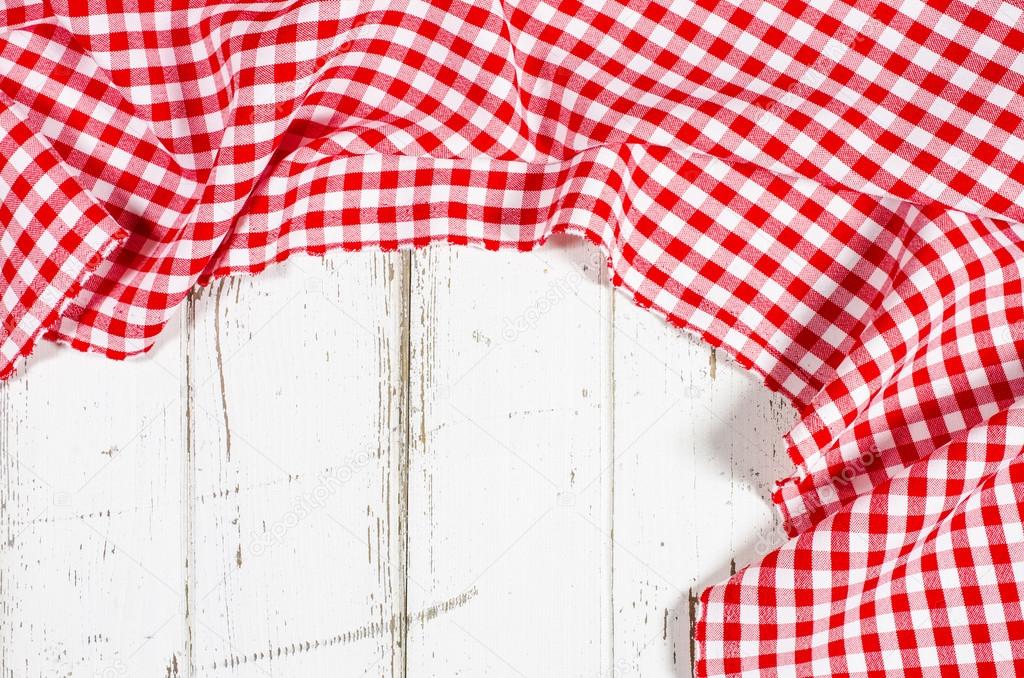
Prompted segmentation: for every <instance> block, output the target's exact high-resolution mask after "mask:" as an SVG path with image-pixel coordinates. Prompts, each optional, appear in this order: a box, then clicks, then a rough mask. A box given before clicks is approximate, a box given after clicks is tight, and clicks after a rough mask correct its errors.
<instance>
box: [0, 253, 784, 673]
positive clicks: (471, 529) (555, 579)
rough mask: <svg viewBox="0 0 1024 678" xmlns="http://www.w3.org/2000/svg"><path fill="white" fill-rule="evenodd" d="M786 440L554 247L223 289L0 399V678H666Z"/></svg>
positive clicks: (276, 272)
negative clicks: (170, 322) (122, 356)
mask: <svg viewBox="0 0 1024 678" xmlns="http://www.w3.org/2000/svg"><path fill="white" fill-rule="evenodd" d="M791 419H792V413H791V411H790V410H789V408H788V407H787V406H786V405H785V404H784V403H783V402H782V400H781V399H780V398H779V397H777V396H772V395H769V394H768V393H767V392H766V391H765V390H764V389H762V388H761V387H760V386H758V385H757V384H756V383H755V381H754V379H753V378H752V377H750V376H749V375H747V374H745V373H743V372H741V371H740V370H739V369H738V368H737V367H736V366H735V365H734V364H733V363H732V362H731V361H729V360H728V359H726V358H724V357H723V356H722V355H721V354H716V353H715V352H714V351H712V350H710V349H709V348H708V347H706V346H703V345H700V344H698V343H696V342H695V341H693V340H691V339H689V338H688V337H687V336H686V335H684V334H683V333H681V332H679V331H678V330H676V329H674V328H671V327H669V326H667V325H666V324H665V323H664V322H663V321H661V320H660V319H658V318H655V317H653V316H652V315H651V314H649V313H648V312H646V311H644V310H641V309H639V308H636V307H635V306H633V305H632V304H631V303H630V302H629V300H628V299H627V298H625V297H624V296H623V295H621V294H618V293H615V292H613V290H612V288H611V286H610V284H609V283H608V282H607V278H606V271H605V266H604V262H603V258H602V255H600V253H599V252H598V251H597V250H596V249H594V248H593V247H591V246H590V245H585V244H583V243H580V242H578V241H576V240H569V239H567V238H556V239H554V240H553V241H552V242H551V243H548V245H547V246H545V247H544V248H541V249H539V250H537V251H535V252H530V253H512V252H500V253H493V252H480V251H476V250H469V249H452V248H446V247H434V248H430V249H428V250H423V251H417V252H414V253H408V252H407V253H388V254H374V253H364V254H334V255H330V256H328V257H327V258H325V259H309V258H295V259H292V260H291V261H289V262H288V263H287V264H285V265H282V266H280V267H277V268H273V269H271V270H269V271H267V272H266V273H263V274H261V275H260V276H259V277H256V278H231V279H226V280H223V281H220V282H218V283H215V284H214V285H212V286H211V287H209V288H207V289H204V290H201V291H199V292H197V293H195V294H194V295H193V296H192V297H191V298H190V300H189V302H188V304H186V307H185V309H184V311H183V313H182V314H181V317H180V319H179V320H178V321H176V323H175V326H174V327H172V328H170V329H169V332H168V334H166V335H164V336H163V337H161V341H160V342H159V344H158V347H157V349H156V350H155V352H154V353H152V354H150V355H149V356H146V357H144V358H141V359H136V360H132V361H129V362H126V363H122V364H112V363H110V362H108V361H106V360H104V359H102V358H99V357H97V356H86V355H81V354H78V353H75V352H73V351H70V350H59V351H54V350H48V351H44V352H43V353H42V354H41V355H40V356H39V357H37V358H34V359H33V360H32V363H31V365H30V368H29V369H27V370H23V371H22V372H21V376H17V377H16V378H15V379H14V380H12V381H11V382H8V383H6V384H4V385H0V529H2V530H3V531H4V539H3V543H2V544H0V676H2V677H3V678H22V677H24V678H36V677H43V676H45V677H49V676H75V677H76V678H77V677H78V676H103V677H105V678H115V677H117V676H122V675H123V676H131V677H133V678H134V677H135V676H139V677H142V678H145V677H147V676H157V677H159V676H185V677H188V678H199V677H203V678H206V677H215V676H232V677H245V678H249V677H256V676H263V675H267V676H275V677H277V678H280V677H282V676H283V677H286V678H292V677H294V678H307V677H309V678H319V677H321V676H322V677H324V678H328V677H330V678H333V677H335V676H381V677H386V678H434V677H445V678H447V677H449V676H472V677H476V676H484V675H486V676H496V677H501V676H528V677H529V678H534V677H537V678H544V677H546V676H571V677H578V678H613V677H614V678H624V677H626V676H644V677H645V678H679V677H681V676H689V675H690V671H691V667H690V657H691V652H692V644H691V636H690V619H691V617H692V614H693V612H694V600H695V596H696V595H697V594H698V593H699V591H700V590H701V589H702V588H703V587H704V586H707V585H709V584H711V583H714V582H716V581H718V580H721V579H722V578H724V577H725V576H727V575H728V574H729V572H730V571H731V570H732V569H734V568H735V567H738V566H742V565H743V564H745V563H747V562H750V561H752V560H755V559H756V558H758V557H759V556H760V555H763V554H764V553H765V552H767V551H768V550H769V549H770V548H772V547H773V546H774V545H775V544H776V543H778V541H779V540H780V539H781V535H780V533H779V531H778V528H777V525H776V519H775V516H774V513H773V511H772V510H771V508H770V506H769V503H768V501H767V494H768V491H769V488H770V485H771V482H772V480H773V479H774V478H776V477H779V476H781V475H784V474H785V473H786V471H787V467H788V462H787V461H786V460H785V458H784V454H783V453H782V452H781V442H780V439H781V434H782V432H783V431H784V430H785V429H786V428H787V427H788V425H789V424H790V422H791ZM55 611H56V612H55Z"/></svg>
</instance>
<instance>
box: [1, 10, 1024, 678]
mask: <svg viewBox="0 0 1024 678" xmlns="http://www.w3.org/2000/svg"><path fill="white" fill-rule="evenodd" d="M0 26H2V32H0V97H2V99H0V101H2V110H0V199H2V204H0V219H2V224H3V230H2V234H0V248H2V255H3V263H2V275H0V281H2V284H3V290H2V304H0V318H2V319H3V322H2V330H0V340H2V348H0V358H2V360H0V373H2V376H4V377H6V376H8V375H10V373H11V371H12V369H13V368H14V366H15V364H16V362H17V361H18V360H19V358H20V357H22V356H24V355H27V354H28V353H29V352H30V351H31V349H32V346H33V344H34V343H35V341H36V340H37V339H39V338H40V337H43V338H47V339H52V340H58V341H63V342H66V343H69V344H70V345H71V346H74V347H76V348H79V349H83V350H93V351H100V352H103V353H105V354H106V355H108V356H111V357H113V358H122V357H125V356H128V355H131V354H135V353H139V352H142V351H145V350H147V349H148V348H149V347H150V346H151V345H152V343H153V342H154V341H155V340H156V339H157V335H158V334H159V332H160V330H161V328H162V327H163V326H164V325H165V323H166V322H167V320H168V318H169V317H170V316H171V315H172V314H173V313H174V312H175V309H176V307H177V306H178V305H179V304H180V302H181V301H182V299H183V298H184V297H185V295H186V294H187V293H188V292H189V290H191V289H192V288H193V287H194V286H196V285H197V284H200V285H201V284H205V283H207V282H209V281H210V280H212V279H215V278H217V277H220V276H224V275H227V274H229V273H233V272H243V271H244V272H256V271H260V270H262V269H263V268H265V267H266V266H267V265H268V264H270V263H272V262H276V261H281V260H283V259H285V258H287V257H288V256H289V254H291V253H292V252H306V253H313V254H320V253H323V252H325V251H327V250H329V249H332V248H345V249H352V250H355V249H362V248H367V247H373V248H381V249H394V248H396V247H410V246H421V245H426V244H427V243H430V242H434V241H447V242H449V243H455V244H470V245H476V246H482V247H486V248H489V249H497V248H518V249H523V250H527V249H530V248H532V247H534V246H536V245H538V244H540V243H543V242H544V241H545V239H546V238H548V236H550V235H551V234H552V233H554V232H568V233H573V234H577V235H580V236H583V237H586V238H588V239H589V240H591V241H592V242H594V243H596V244H597V245H598V246H600V247H601V248H602V249H603V250H604V251H605V252H606V253H607V256H608V265H609V268H610V270H611V277H612V279H613V282H614V283H615V284H616V285H619V286H621V287H622V288H623V289H624V290H625V291H626V292H627V293H628V294H630V295H631V296H632V297H633V298H634V299H635V301H636V302H637V303H639V304H641V305H643V306H645V307H649V308H651V309H652V310H653V311H655V312H657V313H658V314H660V315H662V316H664V317H665V318H667V319H668V320H669V321H670V322H672V323H674V324H677V325H679V326H681V327H684V328H687V329H688V330H690V331H693V332H696V333H698V334H700V335H701V336H703V337H704V338H705V339H706V340H707V341H709V342H710V343H712V344H713V345H715V346H720V347H722V348H723V349H725V350H727V351H729V352H730V353H731V354H733V355H734V356H735V357H736V358H737V359H738V360H739V362H740V363H742V364H743V365H744V366H746V367H748V368H750V369H752V370H753V371H755V372H756V373H757V374H759V375H760V376H761V377H762V378H763V380H764V382H765V384H766V385H767V386H768V387H769V388H771V389H774V390H778V391H780V392H782V393H784V394H786V395H787V396H788V397H789V398H790V399H791V400H792V402H793V403H794V405H795V406H796V407H797V408H798V410H799V413H800V415H799V420H798V422H797V424H796V425H795V427H794V429H793V430H792V432H791V433H790V434H789V440H788V442H789V449H790V454H791V456H792V460H793V463H794V464H795V466H796V470H795V472H794V474H793V475H792V477H790V478H787V479H785V480H783V481H781V482H780V483H779V485H778V489H777V491H776V492H775V495H774V498H775V501H776V503H777V504H778V507H779V508H780V510H781V511H782V513H783V515H784V517H785V525H786V529H787V531H788V534H789V541H788V542H787V543H785V545H783V546H782V547H781V548H780V549H779V550H777V551H774V552H772V553H770V554H768V555H767V556H766V557H764V559H763V560H761V561H760V562H758V563H756V564H753V565H751V566H749V567H747V568H746V569H744V570H742V571H740V572H738V573H737V574H736V575H735V576H734V577H732V579H730V580H729V581H728V582H725V583H723V584H721V585H718V586H714V587H712V588H711V589H709V590H708V591H706V592H705V593H704V595H703V597H702V599H701V611H700V617H699V621H698V626H697V629H696V634H697V640H698V648H697V666H696V671H697V674H698V675H700V676H736V675H742V676H776V675H778V676H899V677H900V678H903V677H905V676H978V677H981V678H984V677H987V676H1020V675H1024V603H1022V595H1024V583H1022V582H1024V517H1022V511H1024V454H1022V449H1024V399H1022V395H1024V366H1022V351H1024V302H1022V276H1021V262H1022V261H1024V244H1022V240H1024V225H1022V221H1024V186H1022V182H1024V122H1022V117H1024V94H1022V92H1024V76H1022V73H1024V51H1022V50H1024V5H1022V4H1021V2H1020V0H1014V2H998V1H996V0H988V1H984V2H959V1H952V2H950V1H947V0H925V1H921V0H907V1H905V2H893V3H891V4H889V3H885V2H877V1H874V0H872V1H870V2H856V3H854V2H844V1H838V0H815V1H810V2H809V1H805V0H788V1H783V0H773V1H770V2H765V1H762V0H725V1H722V2H718V1H708V2H704V1H702V2H699V3H693V2H683V1H680V2H671V1H670V0H656V1H654V2H632V3H625V2H613V1H610V0H606V1H601V2H598V1H596V0H593V1H591V2H588V3H580V2H572V1H564V2H554V1H549V2H545V1H541V0H505V1H503V2H498V1H497V0H473V1H472V2H461V1H459V2H451V3H441V2H354V1H349V0H345V1H342V0H335V1H334V2H328V1H320V2H318V1H314V0H304V1H297V0H293V1H287V2H260V3H233V2H215V1H213V0H160V1H159V2H155V3H150V4H148V5H145V6H142V5H141V4H140V3H137V2H135V0H106V1H102V0H65V1H64V2H56V1H55V2H50V1H44V0H3V2H2V4H0ZM455 282H456V283H458V282H460V281H455ZM462 282H465V283H467V284H472V281H462Z"/></svg>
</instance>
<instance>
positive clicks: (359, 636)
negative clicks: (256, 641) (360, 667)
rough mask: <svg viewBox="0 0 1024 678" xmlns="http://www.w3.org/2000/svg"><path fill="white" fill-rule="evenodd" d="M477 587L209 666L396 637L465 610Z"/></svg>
mask: <svg viewBox="0 0 1024 678" xmlns="http://www.w3.org/2000/svg"><path fill="white" fill-rule="evenodd" d="M478 594H479V591H478V590H477V587H475V586H474V587H472V588H470V589H468V590H466V591H463V592H462V593H460V594H459V595H457V596H453V597H451V598H448V599H446V600H443V601H441V602H439V603H436V604H434V605H431V606H429V607H426V608H423V609H422V610H419V611H418V612H416V613H415V614H412V615H409V614H395V615H391V616H390V617H388V618H387V619H385V620H381V621H373V622H370V623H368V624H364V625H363V626H360V627H358V628H355V629H351V630H349V631H345V632H343V633H339V634H336V635H333V636H330V637H328V638H318V639H314V640H305V641H297V642H293V643H289V644H287V645H278V646H276V647H273V648H271V649H268V650H259V651H254V652H250V653H245V654H232V655H229V656H227V657H224V658H222V659H220V660H219V661H215V662H213V663H212V664H211V665H210V668H211V669H219V668H231V667H235V666H241V665H244V664H248V663H250V662H258V661H261V660H265V659H276V658H278V657H282V658H283V657H290V656H293V655H297V654H303V653H307V652H313V651H316V650H319V649H322V648H328V647H334V646H336V645H347V644H350V643H355V642H358V641H361V640H368V639H371V638H381V637H384V636H386V635H390V636H394V635H395V634H396V631H398V630H399V629H408V628H409V626H410V625H411V624H413V623H418V624H420V625H425V624H426V623H427V622H430V621H433V620H435V619H437V618H438V617H440V616H441V615H443V614H447V613H449V612H453V611H454V610H457V609H459V608H460V607H463V606H464V605H466V604H467V603H469V602H470V601H471V600H473V599H474V598H476V597H477V595H478Z"/></svg>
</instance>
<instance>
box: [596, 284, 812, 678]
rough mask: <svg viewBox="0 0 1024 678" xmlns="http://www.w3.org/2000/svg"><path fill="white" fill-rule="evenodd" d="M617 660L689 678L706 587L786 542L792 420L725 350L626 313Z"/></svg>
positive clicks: (645, 315) (657, 677) (619, 317)
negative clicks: (777, 490)
mask: <svg viewBox="0 0 1024 678" xmlns="http://www.w3.org/2000/svg"><path fill="white" fill-rule="evenodd" d="M615 327H616V332H615V367H614V371H615V385H616V388H615V466H614V486H615V497H614V506H615V510H614V513H615V518H614V530H615V532H614V535H615V537H614V538H615V551H614V563H615V567H614V572H615V575H614V582H615V583H614V599H615V610H616V620H615V661H616V666H617V667H618V668H619V669H620V671H621V672H622V673H621V675H642V676H645V677H646V678H662V677H664V678H678V677H679V676H682V675H690V671H691V656H692V652H693V644H692V636H691V625H692V619H693V615H694V614H695V612H696V601H697V597H698V596H699V595H700V592H701V591H702V590H703V589H704V588H705V587H707V586H709V585H711V584H714V583H717V582H719V581H721V580H723V579H725V578H726V577H728V576H729V574H730V571H735V568H736V567H742V566H743V565H746V564H747V563H749V562H752V561H754V560H757V559H759V558H760V557H762V556H763V555H765V554H766V553H767V552H768V551H769V550H770V549H771V548H772V547H774V546H775V545H777V544H778V543H781V540H782V538H783V537H782V532H781V529H780V528H779V525H778V520H777V517H776V514H775V511H774V509H773V508H772V507H771V505H770V497H769V495H770V492H771V486H772V483H773V481H774V480H775V479H776V478H779V477H782V476H784V475H786V474H787V473H788V472H789V471H790V470H791V466H790V464H789V462H788V460H787V459H786V455H785V452H784V447H783V445H782V441H781V438H782V435H783V433H784V432H785V431H786V430H787V429H788V428H789V425H790V424H791V423H792V419H793V416H794V415H793V412H792V409H791V408H790V407H789V405H788V404H787V403H786V401H785V399H784V398H782V397H781V396H778V395H772V394H770V393H769V392H768V391H767V390H766V389H765V388H764V387H763V386H762V385H760V384H759V383H757V381H756V379H755V377H754V376H752V375H750V374H748V373H746V372H745V371H743V370H742V368H740V367H739V366H738V365H736V364H735V363H734V362H733V361H731V360H730V359H729V358H728V357H726V356H724V353H723V352H722V351H714V350H712V349H710V348H709V347H708V346H706V345H705V344H702V343H700V342H699V341H698V340H696V339H693V338H691V336H690V335H688V334H685V333H683V332H681V331H680V330H677V329H675V328H673V327H671V326H669V325H668V324H667V323H665V322H664V321H663V320H661V319H660V318H657V317H655V316H654V315H653V314H651V313H650V312H648V311H646V310H642V309H640V308H638V307H636V306H634V305H633V304H632V303H630V301H629V300H628V299H626V298H625V297H624V296H622V295H620V296H618V298H617V299H616V304H615Z"/></svg>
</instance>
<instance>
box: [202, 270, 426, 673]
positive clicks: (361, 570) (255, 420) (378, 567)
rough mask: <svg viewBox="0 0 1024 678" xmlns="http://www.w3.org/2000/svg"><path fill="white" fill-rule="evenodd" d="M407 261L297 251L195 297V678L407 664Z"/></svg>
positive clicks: (394, 669)
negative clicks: (262, 269) (404, 634)
mask: <svg viewBox="0 0 1024 678" xmlns="http://www.w3.org/2000/svg"><path fill="white" fill-rule="evenodd" d="M404 256H405V257H406V261H407V260H408V255H404ZM402 257H403V255H399V254H389V255H382V254H374V253H364V254H337V255H333V256H330V257H328V258H327V259H322V260H321V259H309V258H301V259H292V260H290V261H289V262H288V263H287V264H286V265H283V266H280V267H277V268H274V269H272V270H270V271H267V272H265V273H263V274H261V275H260V276H259V277H258V278H255V279H248V278H231V279H226V280H224V281H221V282H218V283H215V284H214V285H212V286H211V287H210V288H209V289H208V290H205V291H203V292H202V293H200V294H199V295H197V297H196V300H195V305H194V317H193V319H192V324H191V329H190V336H191V340H192V341H193V343H194V349H193V352H192V356H193V360H192V361H191V364H190V367H189V374H188V378H189V382H190V383H191V384H192V389H193V392H192V398H191V403H190V404H191V407H190V412H189V426H188V430H189V442H190V450H191V468H190V474H191V476H192V480H191V481H190V483H191V484H192V485H193V489H194V496H195V500H194V502H195V503H194V515H193V518H192V520H191V525H190V531H191V533H192V549H193V552H192V553H191V554H189V562H190V563H191V565H190V570H189V573H188V575H189V609H190V610H191V611H192V613H191V618H190V629H191V633H192V634H193V636H192V647H193V653H194V664H195V665H194V669H193V671H192V675H194V676H197V677H202V676H224V675H231V676H236V677H237V676H261V675H284V676H328V675H353V676H361V675H366V676H403V675H404V670H405V661H406V660H405V655H404V647H403V645H402V644H401V637H402V629H403V628H404V624H403V619H404V605H405V590H404V582H405V573H404V560H403V553H404V535H403V534H402V533H401V527H402V526H401V524H400V522H401V514H402V511H403V510H404V507H403V502H404V499H403V492H404V490H403V485H402V477H403V476H404V474H405V471H404V469H403V467H402V458H403V444H404V435H405V433H404V427H403V424H402V419H403V418H402V416H401V405H402V402H403V399H404V398H403V394H404V393H405V392H406V383H407V382H406V378H407V366H406V363H405V362H404V350H405V349H404V344H405V342H404V341H403V329H402V319H403V316H404V314H403V304H404V298H405V288H406V283H405V277H404V276H405V274H404V272H403V270H404V268H403V264H402V261H403V259H402Z"/></svg>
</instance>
